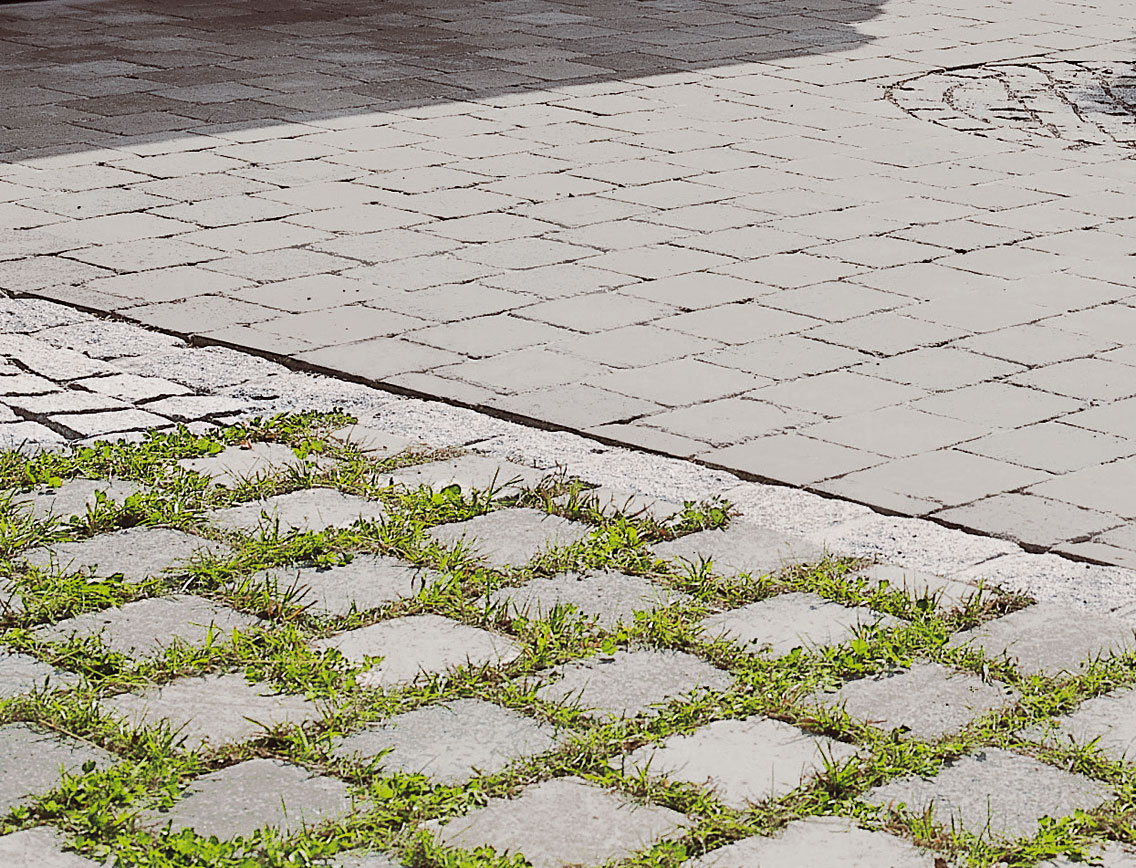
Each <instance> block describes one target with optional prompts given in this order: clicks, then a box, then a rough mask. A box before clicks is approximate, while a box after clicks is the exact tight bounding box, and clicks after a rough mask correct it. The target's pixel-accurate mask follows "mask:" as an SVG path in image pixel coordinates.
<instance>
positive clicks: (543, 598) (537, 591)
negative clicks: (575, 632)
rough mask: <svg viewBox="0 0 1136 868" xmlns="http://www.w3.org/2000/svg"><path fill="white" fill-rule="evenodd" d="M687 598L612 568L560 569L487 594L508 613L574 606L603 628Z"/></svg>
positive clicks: (539, 614)
mask: <svg viewBox="0 0 1136 868" xmlns="http://www.w3.org/2000/svg"><path fill="white" fill-rule="evenodd" d="M688 600H690V597H688V596H687V595H686V594H682V593H680V592H678V591H673V590H670V589H669V588H666V587H664V586H662V585H657V584H655V583H654V582H651V581H649V580H647V579H644V578H641V577H639V576H628V575H624V574H623V573H614V572H590V573H559V574H557V575H555V576H548V577H542V578H536V579H533V580H531V581H529V582H526V583H525V584H523V585H521V586H520V587H504V588H501V589H499V590H497V591H495V592H494V593H493V594H492V595H490V597H489V601H490V602H491V603H492V604H494V605H501V604H506V611H507V612H508V613H509V614H517V615H523V616H525V617H527V618H543V617H547V615H548V614H549V613H550V612H551V611H552V610H553V608H555V607H556V606H558V605H570V606H575V607H576V609H578V610H579V612H580V613H581V614H582V615H584V616H585V617H587V618H588V619H589V620H595V622H596V623H597V624H599V625H600V626H601V627H603V628H604V629H605V630H611V629H614V628H615V626H616V625H617V624H619V623H620V622H621V621H622V622H626V623H633V622H634V621H635V613H636V612H649V611H651V610H653V609H659V608H662V607H664V606H669V605H671V604H673V603H679V602H685V601H688Z"/></svg>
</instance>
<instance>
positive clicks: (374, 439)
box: [328, 423, 422, 460]
mask: <svg viewBox="0 0 1136 868" xmlns="http://www.w3.org/2000/svg"><path fill="white" fill-rule="evenodd" d="M328 436H329V437H332V438H334V439H336V440H342V441H344V442H345V443H349V444H351V445H352V446H354V447H356V448H357V449H359V450H361V451H363V452H365V453H366V454H367V455H368V457H370V458H373V459H375V460H382V459H384V458H390V457H392V456H395V455H398V454H399V453H400V452H405V451H407V450H408V449H411V448H414V447H421V445H422V444H420V443H415V442H414V441H413V440H409V439H407V438H406V437H399V436H398V435H396V434H388V433H387V432H386V431H383V430H381V429H379V428H375V427H374V426H373V425H366V424H364V423H356V424H354V425H347V426H345V427H343V428H337V429H336V430H335V431H332V432H331V434H330V435H328Z"/></svg>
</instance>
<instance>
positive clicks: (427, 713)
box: [332, 699, 564, 786]
mask: <svg viewBox="0 0 1136 868" xmlns="http://www.w3.org/2000/svg"><path fill="white" fill-rule="evenodd" d="M563 739H564V734H563V733H558V732H557V731H556V730H555V729H554V728H553V727H551V726H548V725H546V724H541V723H537V722H536V721H534V720H530V719H529V718H527V717H525V716H524V715H521V714H517V713H516V712H514V711H510V710H508V709H505V708H501V707H500V706H499V705H494V704H493V703H491V702H485V701H483V700H480V699H456V700H453V701H450V702H445V703H442V704H439V705H430V706H426V707H424V708H418V709H416V710H414V711H410V712H407V713H406V714H400V715H398V716H397V717H393V718H391V719H390V720H387V721H384V722H381V723H378V724H373V725H371V726H370V727H368V728H367V729H364V730H362V731H361V732H357V733H355V734H353V735H349V736H347V737H346V738H344V739H342V740H340V741H338V743H337V744H336V745H335V747H334V748H333V749H332V754H333V755H334V756H337V757H352V756H358V757H359V758H360V759H365V760H369V759H373V758H375V757H378V756H379V755H380V754H382V758H381V760H380V763H379V764H380V766H381V768H382V769H383V770H384V771H386V772H387V773H391V772H396V771H397V772H405V773H407V774H423V775H425V776H426V777H428V778H430V780H432V781H437V782H438V783H442V784H447V785H451V786H452V785H457V784H463V783H465V782H466V781H468V780H470V779H471V778H474V777H478V776H481V775H492V774H496V773H497V772H499V771H501V770H502V769H504V768H505V767H506V766H508V765H509V764H510V763H512V762H513V761H515V760H518V759H522V758H524V757H528V756H533V755H535V754H541V753H545V752H546V751H549V750H552V749H553V748H554V747H556V746H557V745H558V744H559V743H560V742H562V741H563ZM384 751H385V753H384Z"/></svg>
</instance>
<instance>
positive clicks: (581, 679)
mask: <svg viewBox="0 0 1136 868" xmlns="http://www.w3.org/2000/svg"><path fill="white" fill-rule="evenodd" d="M548 677H549V678H550V679H555V680H551V681H550V683H548V684H546V685H545V686H544V687H542V688H540V690H538V691H537V697H538V698H539V699H542V700H544V701H545V702H558V703H563V704H566V705H571V706H577V707H579V708H580V709H581V710H582V711H583V712H584V714H586V715H587V716H588V717H593V718H597V719H610V718H620V717H636V716H638V715H646V714H651V713H652V710H653V709H654V708H655V707H657V706H661V705H663V704H665V703H667V702H668V701H670V700H672V699H676V698H678V697H682V696H689V695H691V694H693V693H696V692H698V691H703V690H726V689H727V688H728V687H729V686H730V685H731V684H733V681H734V679H733V676H731V675H730V674H729V673H728V672H725V671H723V670H721V669H718V668H717V667H714V666H711V665H710V664H709V663H706V662H704V661H702V660H699V659H698V658H697V657H694V656H692V655H690V654H684V653H682V652H679V651H661V650H658V649H654V648H642V649H637V650H634V651H616V652H615V653H614V654H599V655H597V656H595V657H588V658H585V659H583V660H574V661H572V662H570V663H564V664H561V665H560V666H556V667H553V669H552V670H551V671H550V672H549V673H548Z"/></svg>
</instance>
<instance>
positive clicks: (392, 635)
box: [315, 615, 521, 687]
mask: <svg viewBox="0 0 1136 868" xmlns="http://www.w3.org/2000/svg"><path fill="white" fill-rule="evenodd" d="M315 647H316V648H318V649H320V650H328V649H335V650H336V651H338V652H339V653H340V654H342V655H343V656H344V657H346V658H347V659H348V660H350V661H351V662H353V663H361V662H362V661H363V658H364V657H382V658H383V659H382V660H381V661H380V662H379V663H378V664H377V665H376V666H373V667H372V668H371V669H368V670H367V671H366V672H364V673H362V674H361V675H360V676H359V678H358V679H357V681H358V683H359V684H360V685H362V686H363V687H395V686H397V685H399V684H404V683H407V682H410V681H413V680H415V679H416V678H418V677H419V676H420V675H424V674H426V675H430V674H438V675H440V674H443V673H445V672H449V671H451V670H453V669H456V668H458V667H461V666H467V665H468V666H475V667H476V666H504V665H505V664H507V663H510V662H511V661H513V660H515V659H516V658H517V657H518V656H519V655H520V653H521V647H520V646H519V645H518V644H517V643H516V642H514V641H513V640H512V639H509V638H508V637H507V636H501V635H498V634H497V633H490V632H489V631H488V630H482V629H480V628H478V627H470V626H468V625H467V624H461V623H459V622H457V621H453V620H450V619H449V618H443V617H442V616H440V615H410V616H408V617H405V618H394V619H392V620H390V621H380V622H378V623H377V624H372V625H370V626H369V627H360V628H359V629H357V630H351V631H349V632H347V633H340V634H338V635H336V636H331V637H329V638H327V639H321V640H319V641H318V642H316V643H315Z"/></svg>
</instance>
